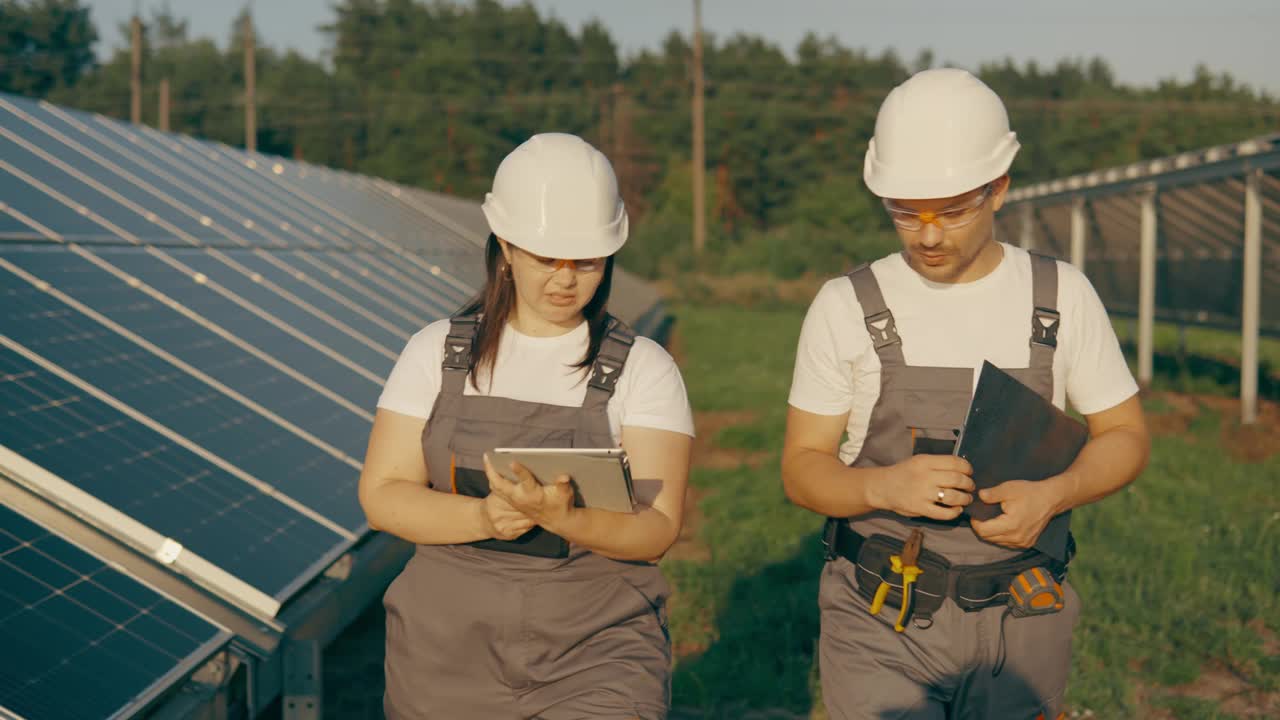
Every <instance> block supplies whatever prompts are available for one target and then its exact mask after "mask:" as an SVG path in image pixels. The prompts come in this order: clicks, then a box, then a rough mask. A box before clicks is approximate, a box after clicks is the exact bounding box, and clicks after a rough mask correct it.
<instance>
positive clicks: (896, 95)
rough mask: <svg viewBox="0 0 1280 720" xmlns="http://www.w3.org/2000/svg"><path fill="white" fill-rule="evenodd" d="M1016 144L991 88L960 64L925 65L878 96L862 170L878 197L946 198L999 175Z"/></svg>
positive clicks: (1002, 110)
mask: <svg viewBox="0 0 1280 720" xmlns="http://www.w3.org/2000/svg"><path fill="white" fill-rule="evenodd" d="M1019 147H1020V146H1019V145H1018V137H1017V134H1016V133H1014V132H1011V131H1010V130H1009V115H1008V113H1007V112H1006V111H1005V108H1004V103H1002V102H1001V101H1000V97H999V96H998V95H996V94H995V93H994V92H992V90H991V88H989V87H987V86H986V85H985V84H983V82H982V81H981V80H979V79H978V78H976V77H974V76H973V75H970V74H969V73H967V72H965V71H964V70H959V69H954V68H939V69H935V70H925V71H923V72H919V73H916V74H915V75H913V76H912V77H911V78H909V79H908V80H907V81H906V82H904V83H902V84H901V85H899V86H898V87H896V88H894V89H893V91H892V92H890V93H889V96H888V97H886V98H885V99H884V104H882V105H881V106H880V113H879V114H878V115H877V116H876V133H875V137H873V138H872V139H871V144H870V145H869V146H868V147H867V157H866V161H865V163H864V164H863V167H862V177H863V180H865V181H866V183H867V187H868V188H870V189H871V192H873V193H875V194H876V195H878V196H880V197H883V198H894V199H899V200H923V199H929V198H946V197H952V196H954V195H960V194H962V193H966V192H968V191H970V190H973V189H974V188H978V187H982V186H983V185H985V184H986V183H989V182H991V181H992V180H995V179H996V178H998V177H1000V176H1001V175H1004V174H1005V173H1006V172H1008V171H1009V166H1010V165H1012V164H1013V157H1014V156H1015V155H1017V154H1018V148H1019Z"/></svg>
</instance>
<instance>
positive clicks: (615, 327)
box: [575, 315, 636, 444]
mask: <svg viewBox="0 0 1280 720" xmlns="http://www.w3.org/2000/svg"><path fill="white" fill-rule="evenodd" d="M607 322H608V324H607V326H606V327H607V329H606V330H605V336H604V340H603V341H601V343H600V353H599V354H598V355H597V356H596V360H595V362H594V363H592V364H591V374H590V375H589V376H588V378H587V394H586V397H584V398H583V400H582V412H581V413H580V414H579V416H578V418H579V419H578V429H577V433H576V439H575V444H581V443H586V442H588V440H587V438H588V437H590V436H592V435H595V436H600V435H608V434H609V427H608V423H607V418H608V405H609V399H610V398H612V397H613V393H614V391H615V390H617V387H618V378H620V377H622V370H623V368H625V367H626V365H627V357H628V356H630V354H631V347H632V346H633V345H634V344H635V341H636V334H635V331H633V330H632V329H631V328H630V327H628V326H627V324H626V323H624V322H622V321H621V320H618V319H617V318H615V317H613V316H612V315H610V316H609V319H608V321H607ZM600 418H605V419H606V423H605V426H604V427H599V423H598V420H599V419H600Z"/></svg>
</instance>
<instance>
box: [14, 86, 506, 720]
mask: <svg viewBox="0 0 1280 720" xmlns="http://www.w3.org/2000/svg"><path fill="white" fill-rule="evenodd" d="M410 200H411V196H410V195H409V194H408V193H407V192H406V193H405V194H404V195H403V197H401V193H400V190H399V189H398V188H396V187H395V186H393V185H390V184H388V183H382V182H374V181H371V180H369V179H366V178H361V177H359V176H354V175H350V174H347V173H341V172H336V171H332V170H327V169H321V168H315V167H311V166H307V165H304V164H301V163H295V162H290V161H286V160H281V159H277V158H269V157H267V156H263V155H252V154H246V153H243V152H239V151H235V150H232V149H230V148H227V147H225V146H221V145H217V144H213V143H207V142H201V141H196V140H192V139H189V138H183V137H178V136H173V135H167V134H163V133H159V132H156V131H154V130H150V129H147V128H142V127H136V126H131V125H126V124H123V123H120V122H116V121H113V120H109V119H106V118H102V117H98V116H92V115H88V114H84V113H80V112H75V111H69V110H65V109H61V108H57V107H54V106H50V105H48V104H44V103H37V102H33V101H30V100H26V99H22V98H17V97H13V96H8V95H0V483H10V484H17V485H20V486H22V488H23V490H22V491H23V492H33V493H36V494H39V495H42V496H44V497H46V498H47V499H48V500H49V501H51V502H53V503H54V504H55V505H57V506H59V507H63V508H66V509H68V510H70V511H72V512H74V513H75V514H76V515H78V516H79V517H81V518H83V519H84V520H85V521H86V522H88V523H90V524H91V525H93V526H95V527H97V528H98V529H99V530H101V531H102V532H104V533H106V534H107V535H109V536H111V537H114V538H116V540H117V541H118V542H120V543H121V544H124V545H128V546H130V547H132V548H133V549H134V550H136V551H142V552H146V553H148V554H154V555H155V556H156V557H157V561H158V562H161V563H163V564H166V565H167V566H168V567H169V568H170V569H171V570H173V571H175V572H177V573H180V574H184V575H186V576H188V579H189V580H191V581H192V582H194V583H196V584H197V585H199V586H201V587H203V588H205V589H206V590H208V591H211V592H214V593H217V594H220V595H221V596H222V599H223V600H224V601H228V602H232V603H235V604H238V605H240V606H241V607H242V608H243V609H244V610H246V611H247V612H251V613H257V614H259V615H271V614H273V613H274V612H276V611H277V610H278V608H279V607H280V606H281V604H283V603H285V602H287V601H288V600H289V598H290V597H292V596H293V595H294V594H295V593H296V592H297V591H298V590H299V589H300V588H301V587H303V586H304V585H305V584H306V583H307V582H309V581H310V580H312V579H314V578H315V577H316V576H317V575H318V574H319V573H320V572H321V571H323V570H324V568H325V566H326V565H327V564H328V563H330V562H332V561H333V560H334V559H335V558H336V557H337V556H338V555H340V554H341V553H342V552H343V551H345V550H346V549H347V548H349V547H350V546H351V545H352V543H354V542H356V541H357V540H358V539H359V538H360V537H362V536H363V535H364V534H365V533H366V532H367V530H368V528H367V526H366V525H365V522H364V517H363V514H362V513H361V511H360V508H359V505H358V503H357V501H356V479H357V477H358V475H359V468H360V458H361V457H362V456H363V454H364V448H365V443H366V441H367V437H368V432H369V426H370V422H371V420H372V417H373V412H374V406H375V403H376V399H377V395H378V393H379V391H380V388H381V385H382V383H383V380H384V379H385V377H386V375H387V373H388V372H389V371H390V369H391V367H392V364H393V363H394V362H395V358H396V356H397V354H398V353H399V351H400V349H401V348H402V347H403V346H404V343H405V342H406V341H407V339H408V338H409V336H410V335H411V334H413V333H414V332H416V331H417V330H419V329H420V328H422V327H423V326H424V325H426V324H428V323H429V322H431V321H434V320H437V319H440V318H443V317H446V316H448V315H449V314H450V313H451V312H453V311H454V310H455V309H456V308H458V307H459V306H460V305H461V304H462V303H463V302H464V301H465V300H466V299H467V298H468V297H469V296H470V295H471V294H472V293H473V292H474V290H475V283H476V282H477V281H478V279H479V278H480V277H481V275H480V268H481V265H482V262H481V255H480V250H479V247H478V246H477V244H476V242H475V239H474V238H468V237H465V236H463V235H461V234H460V233H458V232H457V231H456V228H451V227H449V226H448V223H443V224H442V223H440V222H437V221H436V220H435V219H433V217H432V216H431V214H430V213H426V212H423V210H422V208H421V206H418V205H415V204H414V203H412V202H410ZM405 248H410V249H411V250H412V251H411V252H410V251H406V250H405ZM226 640H227V637H226V632H225V631H223V630H222V629H220V628H217V627H215V626H214V625H212V624H210V623H209V622H207V621H205V620H203V619H201V618H200V617H199V616H198V615H197V614H194V613H193V612H192V611H191V610H190V609H186V608H183V607H182V606H179V605H178V604H176V603H174V602H172V601H170V600H167V599H165V598H164V597H163V596H161V595H159V594H157V593H156V592H155V591H153V590H151V589H148V588H147V587H146V586H144V585H142V584H141V583H140V582H138V581H136V580H133V579H130V577H129V576H127V575H124V574H122V572H120V571H117V570H113V569H111V568H108V567H107V566H105V565H103V564H102V563H101V562H99V561H97V560H96V559H94V558H93V556H91V555H89V554H87V553H85V552H84V551H81V550H79V549H77V548H76V547H74V546H73V545H71V544H69V543H68V542H66V541H65V540H61V539H59V538H58V537H57V536H56V535H53V534H51V533H50V532H48V531H46V530H44V529H43V528H42V527H41V526H39V525H36V524H34V523H32V522H30V521H29V520H27V519H25V518H23V517H22V516H21V515H19V514H17V513H16V512H14V511H12V510H9V509H4V510H3V511H0V717H3V716H4V715H5V713H6V712H7V713H9V714H16V715H18V716H20V717H27V718H32V719H33V720H34V719H35V718H63V717H108V716H112V715H115V714H117V713H125V714H128V713H130V712H133V711H135V710H137V709H139V708H140V707H141V705H140V704H139V703H140V702H142V700H140V699H145V698H148V697H150V696H151V695H153V694H154V691H156V689H157V688H162V686H163V685H164V683H165V682H166V678H169V680H168V682H173V678H174V677H177V676H180V675H181V674H182V672H188V673H189V672H190V670H191V669H192V667H194V666H195V665H196V664H198V663H199V662H203V660H204V659H206V658H207V657H209V655H210V654H211V653H213V652H214V651H216V649H217V648H218V647H219V646H220V645H221V644H224V643H225V642H226ZM175 673H177V675H175ZM100 686H101V687H100ZM90 696H91V697H92V699H93V702H89V701H88V700H87V699H86V698H87V697H90Z"/></svg>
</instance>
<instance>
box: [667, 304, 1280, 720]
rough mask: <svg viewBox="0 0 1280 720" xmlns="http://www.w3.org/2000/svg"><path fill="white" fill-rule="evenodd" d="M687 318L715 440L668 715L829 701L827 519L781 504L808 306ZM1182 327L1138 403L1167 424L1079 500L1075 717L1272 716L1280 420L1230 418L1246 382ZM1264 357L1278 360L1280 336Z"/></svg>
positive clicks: (694, 367) (690, 376)
mask: <svg viewBox="0 0 1280 720" xmlns="http://www.w3.org/2000/svg"><path fill="white" fill-rule="evenodd" d="M676 315H677V318H678V322H677V334H678V340H677V343H676V344H675V348H676V354H677V355H678V356H679V359H680V360H681V362H682V367H683V370H684V374H685V380H686V383H687V385H688V387H689V392H690V398H691V400H692V402H693V405H694V408H695V409H696V411H697V412H698V413H699V418H700V431H701V432H703V434H704V437H703V438H702V441H703V442H707V441H709V443H710V444H711V445H713V446H714V454H715V462H714V463H710V464H708V463H706V462H703V463H701V464H699V466H697V467H695V470H694V473H693V475H692V486H693V488H694V493H695V497H696V498H697V514H696V518H695V520H694V525H695V528H696V536H695V537H694V538H693V539H692V540H691V541H689V542H688V543H687V544H691V545H694V546H696V547H695V548H693V549H692V550H690V549H689V548H684V549H682V551H681V552H676V553H674V554H673V557H671V558H668V559H667V560H665V561H664V563H663V567H664V569H665V571H666V572H667V575H668V577H669V578H670V579H671V581H672V584H673V585H674V587H675V589H676V594H675V597H674V599H673V603H672V618H671V630H672V637H673V640H674V642H675V646H676V651H677V655H678V656H679V659H678V660H677V667H676V675H675V681H674V692H675V699H674V702H675V706H676V708H677V717H716V718H721V717H723V718H743V717H759V718H767V717H768V718H808V717H825V715H823V714H822V712H821V709H820V707H821V701H820V698H819V696H818V691H817V678H816V667H815V662H814V647H815V642H816V639H817V635H818V617H817V607H816V595H817V577H818V572H819V570H820V567H821V558H820V550H819V542H818V531H819V528H820V525H821V522H820V519H819V518H817V517H815V516H813V515H812V514H810V513H808V512H806V511H803V510H800V509H798V508H796V507H793V506H791V505H790V504H788V503H787V501H786V499H785V498H784V496H783V493H782V488H781V481H780V478H779V472H778V463H779V452H778V450H779V447H780V444H781V437H782V429H783V417H784V413H785V408H786V395H787V388H788V387H789V385H790V380H791V366H792V355H793V353H794V349H795V341H796V337H797V335H798V332H799V324H800V319H801V317H802V315H803V311H802V310H799V309H785V308H784V309H771V310H750V309H742V308H737V307H728V306H725V305H717V306H712V305H697V306H682V307H678V308H677V309H676ZM1121 322H1123V321H1121ZM1122 335H1123V331H1122ZM1176 335H1177V334H1176V331H1175V332H1173V333H1172V335H1170V332H1169V331H1168V330H1166V329H1162V330H1161V331H1160V334H1159V335H1158V339H1160V342H1158V343H1157V349H1158V350H1160V351H1161V357H1165V354H1166V353H1167V354H1169V355H1171V356H1173V361H1171V362H1166V363H1163V364H1162V363H1161V362H1157V373H1158V377H1157V379H1156V382H1155V383H1154V385H1155V390H1156V393H1155V394H1154V395H1153V396H1151V397H1150V398H1149V399H1148V401H1147V404H1148V411H1149V413H1151V416H1152V418H1153V426H1155V427H1157V428H1159V429H1160V432H1159V433H1158V435H1157V437H1156V439H1155V441H1154V448H1153V455H1152V461H1151V465H1150V467H1149V469H1148V470H1147V471H1146V473H1145V474H1144V475H1143V476H1142V477H1141V478H1140V479H1139V480H1138V481H1137V482H1136V483H1134V484H1133V485H1131V486H1130V487H1129V488H1127V489H1126V490H1125V491H1123V492H1121V493H1119V494H1117V495H1115V496H1113V497H1111V498H1108V499H1107V500H1105V501H1103V502H1102V503H1100V504H1098V505H1095V506H1091V507H1088V508H1085V509H1082V510H1080V511H1078V512H1077V513H1076V519H1075V523H1074V526H1073V527H1074V530H1075V532H1076V534H1077V538H1078V540H1079V542H1080V546H1081V552H1080V555H1079V558H1078V559H1077V561H1076V562H1075V563H1074V564H1073V566H1072V571H1071V577H1072V579H1073V581H1074V583H1075V584H1076V587H1077V589H1078V590H1079V592H1080V595H1081V596H1082V598H1083V603H1084V616H1083V618H1082V620H1081V624H1080V626H1079V627H1078V629H1077V631H1076V634H1075V646H1076V653H1075V662H1074V668H1073V676H1072V683H1071V687H1070V690H1069V699H1070V703H1071V706H1072V708H1073V710H1074V711H1075V712H1076V713H1078V715H1075V717H1097V718H1132V717H1153V718H1233V717H1240V718H1243V717H1280V639H1278V638H1280V498H1277V496H1276V492H1277V490H1280V453H1278V452H1276V450H1277V449H1280V448H1277V446H1280V442H1274V441H1276V440H1278V439H1280V432H1275V431H1271V432H1270V434H1268V431H1267V429H1266V428H1262V429H1257V428H1254V429H1247V430H1240V429H1238V428H1237V425H1236V423H1237V421H1236V419H1235V418H1234V417H1233V416H1232V410H1231V400H1230V398H1229V396H1230V395H1231V394H1232V393H1233V392H1235V391H1236V390H1235V388H1238V379H1237V380H1236V384H1235V385H1234V386H1233V385H1232V383H1231V378H1230V377H1225V379H1224V378H1222V377H1210V378H1204V377H1196V376H1193V375H1191V374H1188V372H1187V371H1186V368H1187V367H1188V365H1187V361H1186V358H1185V357H1183V358H1182V360H1181V361H1179V358H1178V356H1179V353H1178V352H1177V344H1176ZM1169 337H1172V338H1174V342H1173V343H1172V347H1170V343H1169V341H1168V338H1169ZM1189 338H1194V340H1189V342H1188V345H1189V349H1188V351H1187V352H1186V353H1182V355H1184V356H1185V355H1188V354H1190V355H1192V356H1196V355H1195V353H1196V352H1200V353H1202V354H1203V355H1204V356H1206V357H1215V358H1219V359H1221V358H1225V359H1226V360H1228V361H1229V360H1230V359H1231V356H1230V342H1231V341H1230V337H1229V336H1227V337H1226V338H1223V337H1221V336H1220V335H1216V334H1213V333H1208V334H1205V333H1200V332H1194V333H1190V334H1189ZM1237 347H1238V344H1237ZM1196 357H1198V356H1196ZM1263 357H1264V358H1270V359H1272V360H1271V362H1272V363H1276V364H1272V365H1271V366H1270V367H1271V368H1273V369H1274V368H1276V367H1280V343H1275V342H1268V343H1266V344H1265V346H1264V349H1263ZM1226 364H1227V365H1230V363H1229V362H1227V363H1226ZM1196 367H1199V366H1196ZM1179 368H1181V369H1179ZM1237 374H1238V373H1237ZM1165 387H1175V388H1178V389H1188V388H1189V389H1193V390H1195V391H1196V392H1200V393H1205V394H1206V396H1204V397H1201V396H1184V395H1173V394H1168V393H1163V392H1160V390H1161V388H1165ZM1209 395H1213V396H1216V397H1210V396H1209ZM726 423H727V424H726ZM707 428H713V430H712V432H711V437H706V434H707ZM1170 429H1171V430H1170ZM1242 437H1243V438H1246V439H1248V440H1249V442H1248V443H1245V444H1244V445H1245V446H1247V447H1246V449H1245V450H1243V451H1242V450H1240V449H1239V448H1238V447H1237V445H1239V444H1240V443H1239V442H1238V441H1239V438H1242ZM1249 448H1251V450H1250V449H1249ZM704 457H705V453H704ZM1245 457H1249V458H1253V459H1244V458H1245Z"/></svg>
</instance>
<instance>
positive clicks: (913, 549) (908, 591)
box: [871, 529, 924, 632]
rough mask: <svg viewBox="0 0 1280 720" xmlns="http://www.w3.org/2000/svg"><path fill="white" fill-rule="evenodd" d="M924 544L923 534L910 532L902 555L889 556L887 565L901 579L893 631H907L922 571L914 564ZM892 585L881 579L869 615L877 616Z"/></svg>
mask: <svg viewBox="0 0 1280 720" xmlns="http://www.w3.org/2000/svg"><path fill="white" fill-rule="evenodd" d="M923 543H924V533H922V532H920V530H918V529H917V530H912V531H911V535H910V536H909V537H908V538H907V542H906V543H905V544H903V546H902V555H890V556H889V565H890V567H891V568H892V570H893V572H894V573H895V574H897V575H899V576H900V577H901V578H902V607H901V608H900V609H899V610H898V621H897V622H896V623H894V626H893V629H894V630H896V631H898V632H902V631H904V630H906V629H907V620H909V619H910V618H911V612H912V610H913V609H914V608H915V604H916V594H915V587H914V586H915V584H916V580H917V579H919V577H920V576H921V575H923V574H924V571H923V570H921V569H920V567H919V566H918V565H916V562H917V561H918V560H919V559H920V546H921V545H922V544H923ZM891 587H893V585H892V584H891V583H890V582H889V581H888V580H887V579H882V580H881V581H880V586H879V587H877V588H876V594H875V597H874V598H873V599H872V601H871V614H872V615H879V614H880V610H881V609H882V608H884V601H885V599H886V598H888V597H889V589H890V588H891Z"/></svg>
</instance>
